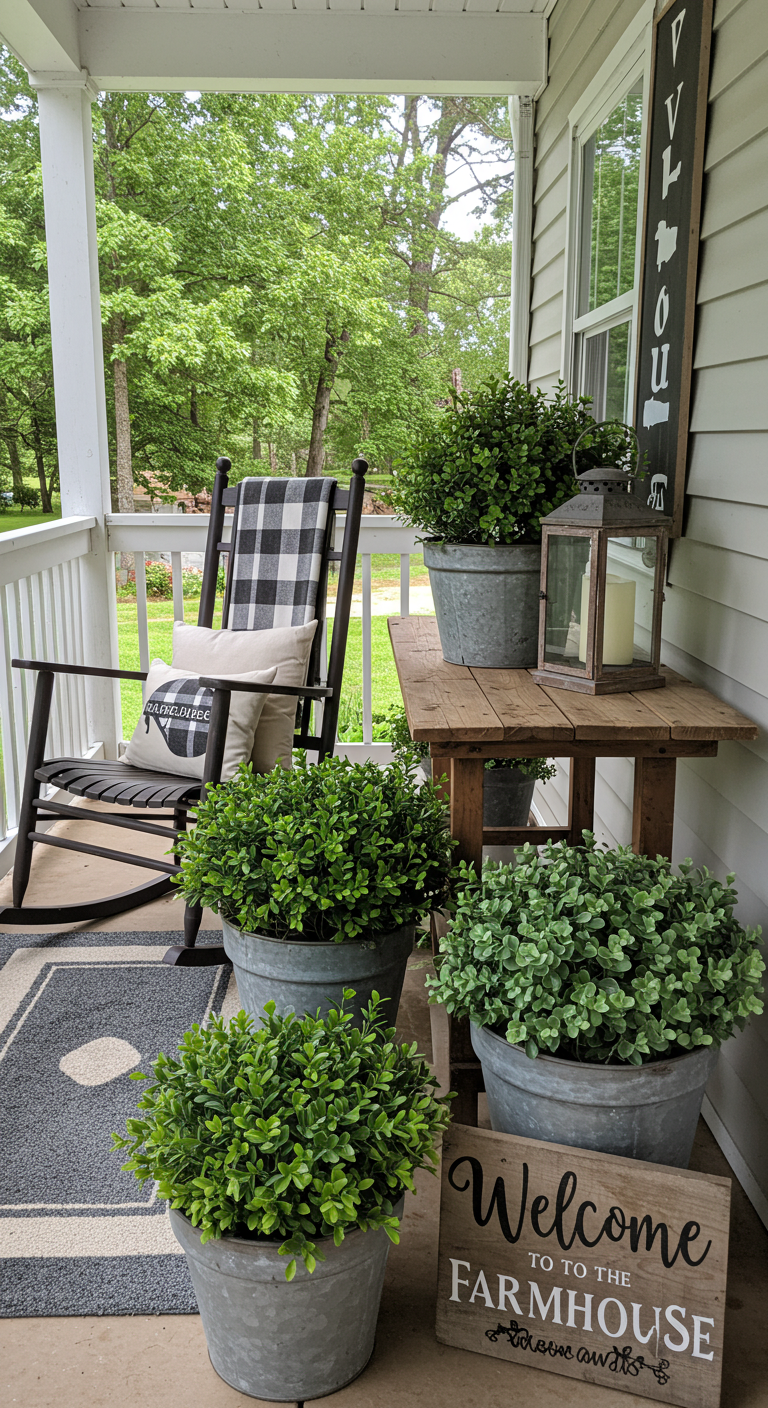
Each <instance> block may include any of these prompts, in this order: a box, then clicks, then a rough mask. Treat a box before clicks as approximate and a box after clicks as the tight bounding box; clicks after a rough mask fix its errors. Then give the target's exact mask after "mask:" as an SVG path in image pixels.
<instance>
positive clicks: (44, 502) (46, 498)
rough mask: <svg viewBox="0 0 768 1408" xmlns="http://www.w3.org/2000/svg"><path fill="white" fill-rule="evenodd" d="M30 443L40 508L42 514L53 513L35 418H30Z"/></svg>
mask: <svg viewBox="0 0 768 1408" xmlns="http://www.w3.org/2000/svg"><path fill="white" fill-rule="evenodd" d="M32 443H33V446H34V451H35V464H36V466H37V480H38V483H39V485H40V507H41V509H42V510H43V513H53V504H52V503H51V496H50V494H49V492H48V481H47V479H46V477H45V460H44V458H43V445H42V440H41V437H40V426H39V424H38V421H37V417H36V416H34V415H33V416H32Z"/></svg>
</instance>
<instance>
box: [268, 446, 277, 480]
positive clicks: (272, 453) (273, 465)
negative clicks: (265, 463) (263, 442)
mask: <svg viewBox="0 0 768 1408" xmlns="http://www.w3.org/2000/svg"><path fill="white" fill-rule="evenodd" d="M267 450H268V452H269V468H270V472H271V473H272V474H277V451H276V449H275V447H274V445H273V444H272V441H271V440H268V441H267Z"/></svg>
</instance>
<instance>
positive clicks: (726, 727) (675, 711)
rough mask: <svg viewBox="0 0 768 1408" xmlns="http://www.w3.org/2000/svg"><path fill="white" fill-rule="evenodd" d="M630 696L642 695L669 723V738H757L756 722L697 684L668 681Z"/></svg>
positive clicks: (661, 717)
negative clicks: (665, 683)
mask: <svg viewBox="0 0 768 1408" xmlns="http://www.w3.org/2000/svg"><path fill="white" fill-rule="evenodd" d="M650 695H653V696H654V698H653V699H651V698H649V697H648V696H650ZM633 698H635V699H637V698H642V700H643V703H644V704H647V706H648V708H649V709H651V710H652V711H653V713H654V714H657V715H658V717H659V718H660V719H663V720H664V722H665V723H667V724H669V726H670V736H671V737H672V738H757V736H758V733H759V729H758V727H757V725H756V724H753V722H752V720H751V719H748V718H747V717H746V715H745V714H741V713H739V710H738V709H734V708H732V706H731V705H730V704H726V703H725V702H724V701H723V700H722V699H718V698H717V696H716V695H715V694H710V692H709V690H708V689H702V688H701V687H700V686H699V685H695V684H688V683H685V684H683V683H681V684H672V685H670V684H668V685H667V687H666V689H649V690H648V691H647V692H646V694H644V695H642V696H638V695H633Z"/></svg>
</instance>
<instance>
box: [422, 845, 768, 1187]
mask: <svg viewBox="0 0 768 1408" xmlns="http://www.w3.org/2000/svg"><path fill="white" fill-rule="evenodd" d="M584 838H585V845H584V846H580V847H570V846H565V845H562V844H560V845H553V844H551V843H550V844H549V845H547V846H545V847H544V848H543V853H542V854H541V855H540V854H539V853H538V851H537V850H536V848H535V847H533V846H525V847H522V848H521V849H520V850H519V851H518V853H517V854H518V862H517V866H516V867H512V866H504V865H502V866H498V867H495V868H491V867H489V866H486V867H485V869H484V870H483V874H482V877H481V878H480V879H477V877H476V876H475V875H474V873H473V872H472V871H468V870H467V869H466V868H464V870H463V882H464V885H463V890H461V891H460V893H459V894H458V899H457V906H456V911H455V914H454V917H453V922H452V924H451V927H450V932H449V934H448V937H447V939H446V940H445V941H444V943H443V947H444V950H445V952H444V955H443V956H442V958H441V961H440V968H439V972H438V976H437V978H436V979H433V980H431V982H430V980H429V979H428V982H430V987H431V989H432V992H431V996H432V997H433V998H434V999H436V1000H438V1001H440V1002H443V1003H445V1005H446V1007H447V1008H448V1010H449V1012H453V1013H456V1014H457V1015H460V1016H468V1017H469V1019H470V1022H471V1024H472V1027H471V1030H472V1043H473V1046H474V1048H475V1051H476V1053H477V1055H478V1056H479V1058H480V1061H481V1062H482V1066H483V1076H484V1079H485V1087H486V1091H487V1095H488V1106H489V1110H490V1114H491V1122H492V1124H493V1128H494V1129H500V1130H503V1131H505V1132H506V1133H508V1134H520V1135H527V1136H528V1137H532V1138H535V1139H546V1140H549V1141H551V1142H553V1143H557V1144H574V1145H577V1146H579V1147H581V1148H586V1149H599V1150H601V1151H603V1152H604V1153H610V1154H623V1155H626V1156H628V1157H632V1158H638V1159H647V1160H649V1161H650V1162H653V1163H664V1164H672V1165H677V1166H678V1167H683V1168H684V1167H686V1166H687V1163H688V1159H689V1157H690V1152H691V1146H692V1143H693V1137H694V1133H695V1130H696V1122H697V1120H698V1117H699V1112H700V1109H701V1101H702V1097H703V1094H704V1087H705V1086H706V1084H707V1081H708V1079H709V1076H710V1075H711V1073H712V1071H713V1069H714V1066H715V1064H716V1062H717V1055H718V1048H719V1047H720V1045H721V1043H722V1042H723V1041H726V1040H727V1039H728V1037H730V1036H732V1035H733V1033H734V1031H735V1030H736V1029H737V1028H739V1029H741V1028H743V1026H744V1024H745V1022H746V1021H747V1019H748V1017H749V1016H750V1014H751V1013H759V1012H761V1011H762V1006H763V1005H762V1002H761V1001H760V994H761V993H762V991H763V990H762V988H761V986H760V977H761V974H762V972H763V970H764V967H765V965H764V963H763V959H762V957H761V954H760V946H759V931H755V930H750V929H744V928H742V926H741V925H740V924H739V923H738V921H737V920H736V919H735V918H734V914H733V907H734V904H735V903H736V899H737V896H736V892H735V890H733V888H732V882H733V879H734V877H733V876H732V875H731V876H729V877H728V879H727V881H726V882H725V884H722V883H721V882H720V881H718V880H716V879H715V877H714V876H713V875H711V874H710V873H709V872H708V871H706V870H701V871H698V870H694V869H693V868H692V865H691V862H690V861H686V862H685V863H684V864H683V865H681V866H680V869H679V872H678V873H675V872H674V871H673V870H672V867H671V865H670V863H669V862H668V861H666V860H664V859H663V857H658V858H657V859H656V860H652V859H650V857H648V856H637V855H634V854H633V853H632V852H631V851H630V850H629V849H625V848H623V847H622V848H619V849H618V850H616V851H602V850H598V849H597V848H596V846H595V842H594V838H593V837H592V836H591V835H590V833H589V832H585V833H584Z"/></svg>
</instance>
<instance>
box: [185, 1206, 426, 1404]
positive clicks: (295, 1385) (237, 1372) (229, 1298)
mask: <svg viewBox="0 0 768 1408" xmlns="http://www.w3.org/2000/svg"><path fill="white" fill-rule="evenodd" d="M401 1212H402V1200H401V1202H400V1204H399V1205H398V1207H396V1208H395V1213H396V1215H397V1216H398V1217H399V1216H400V1215H401ZM171 1225H172V1227H173V1231H174V1233H175V1236H176V1237H177V1239H178V1241H179V1242H180V1243H181V1246H182V1247H183V1249H184V1252H185V1253H186V1257H187V1265H188V1266H189V1270H190V1274H191V1276H192V1284H193V1286H194V1288H195V1295H196V1296H197V1303H198V1305H199V1307H200V1318H201V1319H202V1322H203V1329H204V1330H205V1338H206V1340H207V1342H208V1354H209V1355H210V1360H211V1364H212V1365H213V1367H214V1369H215V1370H216V1373H217V1374H219V1376H220V1377H221V1378H222V1379H224V1381H225V1383H228V1384H231V1386H232V1388H236V1389H238V1390H239V1391H240V1393H248V1394H250V1395H251V1396H252V1397H253V1398H264V1399H268V1400H271V1401H274V1402H277V1403H295V1402H296V1401H297V1400H298V1401H299V1402H303V1401H304V1400H305V1399H313V1398H322V1397H323V1396H324V1395H325V1394H328V1393H335V1391H336V1390H337V1389H340V1388H343V1387H344V1385H345V1384H348V1383H351V1381H352V1379H356V1378H357V1376H358V1374H361V1373H362V1371H363V1369H364V1368H365V1366H366V1364H367V1363H368V1360H369V1359H370V1357H371V1355H372V1353H373V1342H374V1337H375V1334H376V1321H377V1319H378V1314H379V1302H380V1301H381V1288H382V1286H383V1284H384V1270H385V1268H386V1264H387V1254H388V1252H389V1245H390V1243H389V1238H388V1237H387V1234H386V1232H385V1231H384V1230H383V1228H378V1229H377V1230H376V1231H375V1232H359V1231H358V1232H350V1233H349V1234H348V1235H347V1236H346V1237H345V1238H344V1241H343V1242H342V1243H341V1246H339V1247H336V1246H334V1244H333V1239H332V1238H327V1239H323V1240H322V1241H321V1242H319V1243H318V1247H319V1249H320V1250H321V1251H322V1252H323V1254H324V1256H325V1261H318V1263H317V1266H316V1268H315V1270H314V1272H313V1273H312V1275H311V1276H310V1274H309V1272H308V1271H307V1269H306V1267H305V1266H304V1263H303V1262H302V1261H301V1260H299V1261H298V1262H297V1266H296V1275H295V1276H294V1278H293V1280H292V1281H290V1282H288V1281H286V1279H285V1268H286V1264H287V1260H288V1259H287V1258H286V1257H284V1256H279V1255H278V1251H279V1248H280V1246H281V1245H282V1241H283V1239H282V1238H280V1240H279V1241H274V1242H266V1241H265V1242H261V1241H258V1242H257V1241H250V1240H247V1239H245V1238H240V1237H220V1238H212V1239H211V1241H209V1242H206V1243H205V1245H203V1244H202V1243H201V1241H200V1232H199V1231H198V1229H197V1228H195V1227H193V1226H192V1223H191V1222H190V1220H189V1218H187V1217H185V1216H184V1214H183V1213H181V1212H178V1211H172V1212H171Z"/></svg>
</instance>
